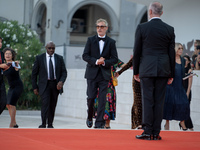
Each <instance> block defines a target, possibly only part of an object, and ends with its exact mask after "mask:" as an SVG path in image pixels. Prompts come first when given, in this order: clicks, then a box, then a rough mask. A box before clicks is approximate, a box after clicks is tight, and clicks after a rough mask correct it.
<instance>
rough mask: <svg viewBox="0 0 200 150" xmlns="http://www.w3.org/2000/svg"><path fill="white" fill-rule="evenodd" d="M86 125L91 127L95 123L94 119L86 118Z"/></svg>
mask: <svg viewBox="0 0 200 150" xmlns="http://www.w3.org/2000/svg"><path fill="white" fill-rule="evenodd" d="M86 125H87V126H88V128H91V127H92V125H93V121H90V120H89V119H87V120H86Z"/></svg>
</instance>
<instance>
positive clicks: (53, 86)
mask: <svg viewBox="0 0 200 150" xmlns="http://www.w3.org/2000/svg"><path fill="white" fill-rule="evenodd" d="M58 94H59V91H58V90H57V82H56V81H48V83H47V88H46V90H45V91H44V93H43V94H42V95H41V101H42V107H41V118H42V124H43V125H46V123H47V124H48V125H49V126H50V125H53V120H54V115H55V109H56V105H57V100H58Z"/></svg>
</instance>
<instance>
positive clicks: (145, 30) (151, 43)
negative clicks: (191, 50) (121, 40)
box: [133, 19, 175, 78]
mask: <svg viewBox="0 0 200 150" xmlns="http://www.w3.org/2000/svg"><path fill="white" fill-rule="evenodd" d="M174 46H175V35H174V28H173V27H171V26H169V25H168V24H166V23H164V22H163V21H162V20H161V19H152V20H151V21H149V22H146V23H143V24H140V25H138V27H137V30H136V34H135V45H134V56H133V68H134V75H137V74H139V76H140V78H142V77H174V71H175V49H174V48H175V47H174Z"/></svg>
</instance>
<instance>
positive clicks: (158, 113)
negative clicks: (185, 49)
mask: <svg viewBox="0 0 200 150" xmlns="http://www.w3.org/2000/svg"><path fill="white" fill-rule="evenodd" d="M162 9H163V6H162V4H161V3H159V2H153V3H151V4H150V6H149V10H148V15H149V21H148V22H146V23H143V24H140V25H138V27H137V30H136V34H135V45H134V54H133V55H134V57H133V68H134V78H135V79H136V80H137V81H140V82H141V93H142V106H143V107H142V110H143V116H142V126H143V129H144V132H143V133H142V135H137V136H136V138H137V139H145V140H152V139H153V140H161V137H160V135H159V133H160V130H161V122H162V117H163V115H162V114H163V105H164V99H165V91H166V86H167V83H168V84H171V83H172V81H173V77H174V71H175V50H174V45H175V35H174V28H173V27H171V26H169V25H168V24H166V23H164V22H163V21H162V20H161V19H160V16H161V15H162V14H163V10H162Z"/></svg>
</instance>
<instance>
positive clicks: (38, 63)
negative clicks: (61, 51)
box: [32, 53, 67, 95]
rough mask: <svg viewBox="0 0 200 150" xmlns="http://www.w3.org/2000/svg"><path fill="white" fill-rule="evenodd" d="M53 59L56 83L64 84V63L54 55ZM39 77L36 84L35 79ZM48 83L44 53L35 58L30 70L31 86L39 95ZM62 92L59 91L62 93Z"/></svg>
mask: <svg viewBox="0 0 200 150" xmlns="http://www.w3.org/2000/svg"><path fill="white" fill-rule="evenodd" d="M54 59H55V73H56V81H57V83H58V82H59V81H62V82H63V83H64V82H65V80H66V78H67V70H66V68H65V63H64V60H63V57H62V56H60V55H58V54H55V53H54ZM38 75H39V80H38V84H37V77H38ZM47 82H48V71H47V62H46V53H43V54H41V55H38V56H36V59H35V62H34V66H33V69H32V86H33V89H39V94H40V95H42V93H43V92H44V91H45V89H46V86H47ZM62 92H63V90H60V93H62Z"/></svg>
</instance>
